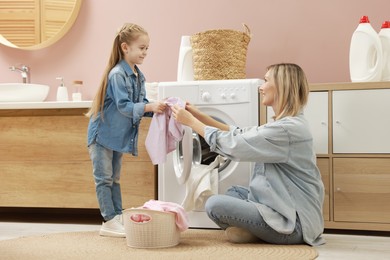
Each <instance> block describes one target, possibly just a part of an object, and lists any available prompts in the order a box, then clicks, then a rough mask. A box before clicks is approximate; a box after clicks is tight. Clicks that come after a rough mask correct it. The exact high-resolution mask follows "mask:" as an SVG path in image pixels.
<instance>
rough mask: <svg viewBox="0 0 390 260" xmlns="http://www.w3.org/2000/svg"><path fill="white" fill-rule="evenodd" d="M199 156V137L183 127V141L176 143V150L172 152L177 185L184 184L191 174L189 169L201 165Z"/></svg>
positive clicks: (200, 151) (200, 152)
mask: <svg viewBox="0 0 390 260" xmlns="http://www.w3.org/2000/svg"><path fill="white" fill-rule="evenodd" d="M201 154H202V150H201V145H200V139H199V135H198V134H197V133H196V132H194V131H192V129H191V128H190V127H188V126H185V127H184V136H183V139H182V140H181V141H180V142H177V143H176V150H174V151H173V165H174V169H175V174H176V179H177V182H178V183H179V184H183V183H185V182H186V181H187V179H188V177H189V176H190V174H191V168H193V167H197V166H198V165H199V164H200V163H201V160H202V155H201Z"/></svg>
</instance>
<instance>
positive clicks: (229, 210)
mask: <svg viewBox="0 0 390 260" xmlns="http://www.w3.org/2000/svg"><path fill="white" fill-rule="evenodd" d="M259 91H260V94H261V95H262V103H263V104H264V105H265V106H271V107H272V108H273V110H274V112H275V118H274V119H275V121H274V122H271V123H268V124H266V125H263V126H260V127H259V126H253V127H245V128H238V127H234V126H227V125H225V124H223V123H220V122H217V121H215V120H214V119H213V118H211V117H210V116H208V115H206V114H204V113H202V112H201V111H199V110H198V109H196V108H195V107H194V106H191V105H187V107H186V110H185V109H181V108H180V107H178V106H175V107H174V108H173V110H172V111H173V116H174V117H175V118H176V120H177V121H178V122H179V123H182V124H184V125H188V126H190V127H191V128H192V129H194V130H195V131H196V132H197V133H199V134H200V135H201V136H203V137H204V138H205V140H206V142H207V143H208V144H209V145H210V149H211V150H212V151H216V152H218V153H220V154H222V155H223V156H225V157H227V158H230V159H232V160H236V161H240V160H241V161H252V162H256V164H255V167H254V171H253V174H252V178H251V181H250V183H249V187H241V186H233V187H231V188H230V189H229V190H228V191H227V192H226V194H225V195H219V194H218V195H213V196H211V197H210V198H209V199H208V200H207V201H206V205H205V208H206V211H207V214H208V216H209V217H210V218H211V219H212V220H213V221H214V222H215V223H216V224H217V225H219V226H220V227H221V228H222V229H224V230H226V231H225V233H226V235H227V237H228V239H229V240H230V241H232V242H235V243H247V242H255V241H260V240H262V241H265V242H268V243H275V244H300V243H307V244H310V245H319V244H322V243H323V242H324V241H323V239H322V238H321V234H322V232H323V228H324V224H323V218H322V204H323V200H324V186H323V183H322V180H321V175H320V172H319V170H318V168H317V166H316V156H315V152H314V149H313V138H312V135H311V133H310V130H309V125H308V122H307V121H306V119H305V118H304V116H303V108H304V106H305V105H306V103H307V99H308V94H309V87H308V83H307V80H306V76H305V74H304V72H303V71H302V69H301V68H300V67H299V66H298V65H296V64H289V63H287V64H286V63H282V64H276V65H272V66H269V67H268V69H267V73H266V74H265V83H264V84H263V85H262V86H261V87H260V89H259ZM243 174H247V173H243Z"/></svg>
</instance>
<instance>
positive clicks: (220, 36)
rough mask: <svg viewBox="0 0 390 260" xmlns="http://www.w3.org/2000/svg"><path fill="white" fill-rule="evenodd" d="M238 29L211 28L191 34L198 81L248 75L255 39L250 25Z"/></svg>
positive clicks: (239, 77)
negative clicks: (248, 56)
mask: <svg viewBox="0 0 390 260" xmlns="http://www.w3.org/2000/svg"><path fill="white" fill-rule="evenodd" d="M243 26H244V30H245V32H240V31H236V30H222V29H220V30H208V31H205V32H199V33H196V34H194V35H192V36H191V37H190V41H191V47H192V59H193V67H194V80H222V79H243V78H246V56H247V49H248V44H249V41H250V39H251V34H250V30H249V27H248V26H247V25H246V24H243Z"/></svg>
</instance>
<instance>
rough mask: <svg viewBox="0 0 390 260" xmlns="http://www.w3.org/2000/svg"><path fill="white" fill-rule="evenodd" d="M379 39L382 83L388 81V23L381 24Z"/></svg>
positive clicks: (389, 54) (389, 60) (389, 41)
mask: <svg viewBox="0 0 390 260" xmlns="http://www.w3.org/2000/svg"><path fill="white" fill-rule="evenodd" d="M379 39H380V40H381V43H382V52H383V68H382V81H390V21H384V22H383V24H382V28H381V30H380V31H379Z"/></svg>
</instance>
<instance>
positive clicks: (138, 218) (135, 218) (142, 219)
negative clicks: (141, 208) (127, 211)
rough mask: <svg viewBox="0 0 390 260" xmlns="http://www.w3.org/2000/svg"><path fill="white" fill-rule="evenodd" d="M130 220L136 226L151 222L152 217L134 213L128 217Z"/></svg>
mask: <svg viewBox="0 0 390 260" xmlns="http://www.w3.org/2000/svg"><path fill="white" fill-rule="evenodd" d="M130 220H131V221H132V222H134V223H137V224H145V223H148V222H150V221H151V220H152V217H151V216H150V215H148V214H143V213H136V214H132V215H131V216H130Z"/></svg>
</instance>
